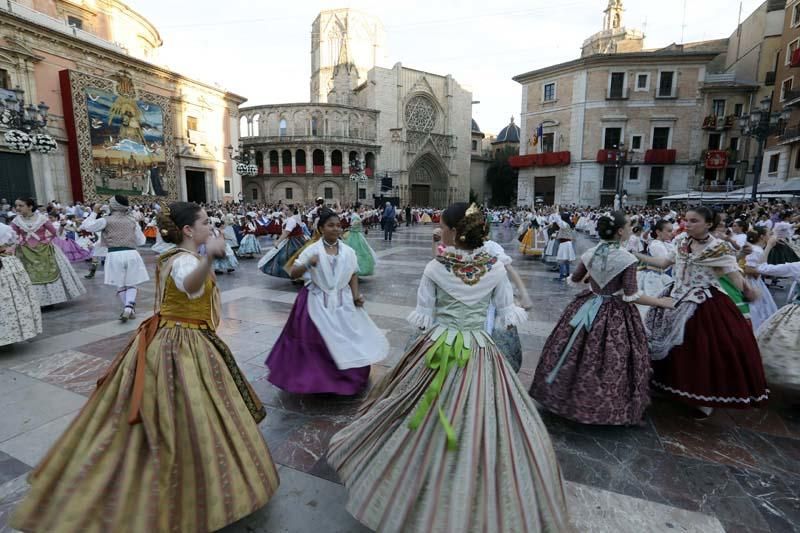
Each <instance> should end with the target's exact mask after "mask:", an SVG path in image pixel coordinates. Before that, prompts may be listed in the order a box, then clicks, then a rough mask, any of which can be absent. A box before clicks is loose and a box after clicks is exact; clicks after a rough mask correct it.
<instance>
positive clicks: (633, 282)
mask: <svg viewBox="0 0 800 533" xmlns="http://www.w3.org/2000/svg"><path fill="white" fill-rule="evenodd" d="M637 267H638V264H637V263H633V264H632V265H630V266H629V267H628V268H626V269H625V270H624V271H623V272H622V300H623V301H625V302H635V301H636V300H638V299H639V297H640V296H641V295H642V294H641V292H639V283H638V280H637V279H636V270H637Z"/></svg>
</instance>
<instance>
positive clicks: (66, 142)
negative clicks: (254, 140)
mask: <svg viewBox="0 0 800 533" xmlns="http://www.w3.org/2000/svg"><path fill="white" fill-rule="evenodd" d="M161 45H162V40H161V37H160V35H159V33H158V30H157V29H156V28H155V26H154V25H153V24H151V23H150V22H149V21H148V20H147V19H146V18H145V17H143V16H142V15H140V14H138V13H136V11H134V10H133V9H131V8H130V7H129V6H128V5H127V4H125V3H123V2H120V1H118V0H94V1H88V0H84V1H77V0H24V1H19V2H15V1H8V2H4V3H3V4H0V97H1V98H2V99H3V100H4V101H6V99H7V98H8V97H9V96H11V95H19V96H20V97H21V98H22V99H23V100H24V101H25V103H26V104H29V103H33V104H38V103H39V102H42V103H44V104H45V105H46V106H48V107H49V111H48V120H47V125H46V127H45V128H44V129H43V130H42V132H43V133H46V134H47V135H49V136H50V137H52V138H53V139H55V141H56V142H57V145H58V148H57V149H56V150H55V151H53V152H50V153H40V152H37V151H34V150H30V151H24V150H18V149H15V147H13V146H10V145H9V143H8V142H5V141H3V134H4V133H6V132H7V131H8V129H9V128H8V127H6V126H0V197H3V198H8V199H10V200H11V199H13V198H15V197H20V196H31V197H34V198H35V199H36V200H37V201H38V202H40V203H46V202H48V201H51V200H58V201H61V202H71V201H73V200H83V201H92V200H94V199H102V196H103V195H104V194H105V195H107V194H108V193H101V191H103V190H104V189H103V188H102V187H101V186H100V185H101V184H100V181H99V178H98V181H97V185H98V186H97V187H95V176H93V175H92V172H91V171H90V172H88V173H87V171H86V169H92V168H93V166H97V165H102V161H99V160H95V161H94V162H92V161H87V158H88V159H91V158H92V157H93V155H94V156H96V155H97V154H98V153H99V152H101V151H102V150H104V149H105V148H108V146H105V147H104V146H103V144H104V143H105V144H106V145H111V144H113V143H118V141H119V139H117V138H115V136H114V135H111V134H109V135H105V136H98V135H97V132H98V131H103V132H106V130H108V129H109V128H110V129H112V130H114V129H116V130H119V129H120V123H119V120H120V118H119V117H118V118H116V119H112V120H111V121H110V122H109V123H108V124H93V123H91V122H90V121H88V120H86V117H84V116H83V115H81V114H80V113H79V111H82V112H83V113H84V114H85V112H86V107H87V105H86V104H87V103H88V104H89V107H91V102H90V101H89V100H86V98H87V97H88V95H90V94H93V95H94V96H92V98H95V99H97V98H98V96H97V94H99V93H91V92H87V93H86V94H76V95H74V100H70V99H69V98H68V97H67V94H66V93H67V90H66V86H65V85H64V83H66V82H65V81H64V80H65V78H64V74H65V73H69V76H70V78H69V79H72V80H78V79H81V80H83V81H81V82H80V83H83V82H84V81H85V82H86V83H90V82H89V81H86V80H90V79H91V80H95V81H92V82H91V83H94V85H96V86H98V88H99V87H100V86H101V85H102V86H103V87H105V88H106V89H108V97H110V98H119V97H120V96H123V97H125V98H130V99H131V101H135V102H136V105H135V107H134V108H132V109H138V110H139V111H138V112H141V113H143V114H147V112H146V111H145V109H146V108H147V102H146V101H145V100H146V99H148V98H149V99H150V100H148V101H154V100H158V101H160V102H163V105H161V106H160V107H161V115H160V117H159V120H160V121H161V122H163V124H162V123H161V122H160V123H159V125H158V127H156V126H155V125H149V124H145V123H143V124H141V125H140V126H139V127H138V128H137V135H138V134H139V132H140V131H144V132H146V133H144V134H143V135H142V136H141V139H142V143H140V146H144V144H145V141H144V139H145V138H147V142H146V144H149V146H148V148H150V149H151V150H152V151H153V152H155V153H157V154H159V155H160V159H159V162H158V165H161V169H160V170H164V171H166V172H168V175H159V176H157V178H156V179H157V180H158V181H159V184H161V182H162V181H163V185H164V187H166V188H165V189H164V190H163V191H161V192H163V193H164V194H163V197H164V198H165V199H189V200H196V201H212V200H235V199H236V198H237V196H238V193H239V192H240V190H241V181H240V180H239V179H238V176H236V175H235V174H234V172H233V165H232V162H231V161H230V157H229V153H228V149H227V147H228V146H229V145H234V146H235V145H236V144H238V125H239V117H238V108H239V105H240V104H242V103H243V102H245V98H243V97H241V96H239V95H236V94H233V93H230V92H228V91H225V90H224V89H221V88H219V87H216V86H213V85H210V84H206V83H204V82H201V81H197V80H194V79H190V78H187V77H185V76H182V75H181V74H179V73H176V72H172V71H170V70H168V69H165V68H163V67H161V66H159V65H158V64H157V63H155V61H157V57H158V49H159V47H160V46H161ZM75 87H76V88H77V85H75ZM123 88H124V90H123ZM15 90H16V92H15ZM88 90H89V89H87V91H88ZM126 91H127V92H126ZM124 92H125V93H126V94H125V95H123V94H122V93H124ZM104 94H105V93H104ZM82 99H83V100H82ZM143 99H144V100H143ZM80 102H83V105H82V106H79V105H78V104H77V103H80ZM151 116H152V113H151ZM70 118H72V119H75V120H70ZM84 123H86V126H85V127H84V126H83V124H84ZM75 125H77V128H76V127H73V126H75ZM148 128H149V129H148ZM131 129H132V128H130V127H127V130H131ZM155 129H158V134H155V133H153V131H154V130H155ZM162 134H163V135H162ZM101 137H103V138H102V139H101ZM98 139H101V140H100V141H98ZM112 140H113V143H112ZM165 158H167V159H168V161H166V160H165ZM136 164H137V165H139V166H142V167H146V166H148V163H147V162H146V161H145V162H142V161H139V162H137V163H136ZM153 166H154V167H155V166H157V165H156V163H153ZM121 167H122V165H115V164H112V165H110V167H109V169H104V170H103V172H104V174H103V176H104V177H105V176H108V175H109V173H110V175H111V176H112V181H114V182H115V183H119V182H121V181H122V180H123V178H122V177H121V173H122V171H125V172H127V171H129V170H130V169H129V168H125V169H123V168H121ZM115 176H116V177H115ZM129 185H130V186H128V187H124V188H123V189H124V190H125V192H126V193H129V194H131V196H137V195H139V194H141V195H142V198H144V197H145V196H147V195H148V194H150V193H146V192H145V191H144V189H145V187H141V190H140V189H137V187H139V186H140V185H138V184H136V183H133V184H129ZM157 196H159V195H158V194H155V197H157Z"/></svg>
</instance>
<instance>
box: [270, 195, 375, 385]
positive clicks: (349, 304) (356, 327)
mask: <svg viewBox="0 0 800 533" xmlns="http://www.w3.org/2000/svg"><path fill="white" fill-rule="evenodd" d="M317 220H318V222H317V228H318V230H319V232H320V235H321V238H320V239H319V240H318V241H317V242H315V243H314V244H312V245H310V246H309V247H308V248H306V249H305V250H303V252H302V253H301V254H300V256H299V257H298V258H297V260H296V261H295V262H294V265H293V266H292V272H291V275H292V278H294V279H297V278H300V277H303V276H305V275H306V274H308V278H309V281H308V283H307V284H306V286H305V287H303V288H302V289H301V290H300V293H299V294H298V295H297V299H296V300H295V302H294V306H293V307H292V312H291V313H290V315H289V319H288V320H287V322H286V325H285V326H284V328H283V331H282V332H281V335H280V337H278V340H277V341H276V342H275V345H274V346H273V347H272V351H271V352H270V354H269V357H267V360H266V365H267V367H269V378H268V379H269V381H270V383H272V384H273V385H275V386H276V387H278V388H281V389H283V390H285V391H288V392H294V393H298V394H316V393H330V394H340V395H343V396H351V395H353V394H358V393H360V392H361V391H363V390H364V389H365V388H366V386H367V382H368V380H369V372H370V365H372V364H374V363H377V362H378V361H380V360H382V359H384V358H385V357H386V356H387V355H388V353H389V341H387V340H386V337H385V336H384V335H383V334H382V333H381V332H380V330H379V329H378V327H377V326H376V325H375V323H374V322H372V320H371V319H370V318H369V315H367V312H366V311H365V310H364V309H363V305H364V298H363V297H362V296H361V294H360V293H359V290H358V274H357V272H358V259H357V258H356V253H355V252H354V251H353V249H352V248H350V247H349V246H347V245H346V244H344V243H343V242H342V241H341V240H339V235H340V234H341V226H340V223H339V216H338V215H337V214H336V213H335V212H334V211H332V210H330V209H327V208H325V209H322V210H320V211H319V213H318V217H317Z"/></svg>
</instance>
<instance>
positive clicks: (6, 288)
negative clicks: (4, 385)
mask: <svg viewBox="0 0 800 533" xmlns="http://www.w3.org/2000/svg"><path fill="white" fill-rule="evenodd" d="M0 262H2V265H3V267H2V268H0V294H2V295H3V296H2V297H0V346H5V345H6V344H13V343H15V342H22V341H24V340H27V339H30V338H33V337H35V336H36V335H38V334H39V333H41V332H42V312H41V310H40V309H39V303H38V302H37V301H36V294H35V293H34V291H33V286H32V285H31V280H30V278H29V277H28V273H27V272H25V268H24V267H23V266H22V263H21V262H20V260H19V259H17V258H16V257H13V256H0Z"/></svg>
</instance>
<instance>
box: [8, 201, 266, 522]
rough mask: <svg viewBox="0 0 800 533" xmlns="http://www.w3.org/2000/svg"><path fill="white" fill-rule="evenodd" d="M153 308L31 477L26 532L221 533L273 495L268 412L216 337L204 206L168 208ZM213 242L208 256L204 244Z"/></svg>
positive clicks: (221, 244) (217, 245)
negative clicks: (263, 428) (264, 428)
mask: <svg viewBox="0 0 800 533" xmlns="http://www.w3.org/2000/svg"><path fill="white" fill-rule="evenodd" d="M159 231H160V232H161V235H162V237H164V240H165V241H167V242H171V243H173V244H176V245H177V247H176V248H175V249H173V250H171V251H169V252H167V253H165V254H163V255H161V256H160V257H159V258H158V263H157V267H156V294H157V297H156V299H155V313H154V315H153V316H152V317H150V318H149V319H147V320H146V321H145V322H144V323H142V325H141V326H140V327H139V330H138V331H137V333H136V334H135V336H134V337H133V338H132V339H131V341H130V343H129V344H128V346H127V347H126V348H125V349H124V350H123V351H122V352H121V353H120V354H119V355H118V356H117V357H116V359H115V360H114V361H113V362H112V364H111V366H110V367H109V369H108V371H107V373H106V374H105V376H103V377H102V378H101V379H100V381H99V382H98V383H99V384H98V387H97V389H96V390H95V392H94V394H92V396H91V397H90V398H89V400H88V401H87V402H86V405H85V406H84V407H83V409H82V410H81V412H80V413H79V414H78V416H77V417H76V418H75V419H74V420H73V422H72V424H71V425H70V426H69V428H68V429H67V430H66V431H65V432H64V434H63V435H62V436H61V437H60V438H59V440H58V441H57V442H56V444H55V445H54V446H53V447H52V449H51V450H50V451H49V452H48V454H47V455H46V456H45V458H44V459H43V460H42V462H41V463H40V464H39V466H37V467H36V469H35V470H34V471H33V473H32V475H31V476H30V477H29V481H30V482H31V490H30V492H29V493H28V495H27V496H26V498H25V499H24V500H23V502H22V503H21V504H20V506H19V507H18V508H17V509H16V512H15V514H14V516H13V517H12V520H11V524H13V527H14V528H17V529H20V530H24V531H59V530H62V529H63V530H67V529H68V530H70V531H73V530H74V531H216V530H218V529H221V528H223V527H225V526H226V525H227V524H230V523H232V522H235V521H236V520H239V519H240V518H242V517H244V516H246V515H248V514H250V513H252V512H253V511H255V510H257V509H258V508H260V507H262V506H263V505H264V504H266V503H267V501H269V499H270V497H271V496H272V494H273V493H274V492H275V490H276V489H277V487H278V473H277V470H276V469H275V465H274V464H273V462H272V458H271V457H270V454H269V450H268V449H267V445H266V443H265V442H264V437H262V435H261V433H260V431H259V429H258V425H257V424H258V422H259V421H261V420H262V419H263V418H264V416H265V414H266V413H265V410H264V407H263V405H261V402H260V401H259V399H258V397H257V396H256V394H255V393H254V392H253V390H252V389H251V387H250V385H249V384H248V383H247V380H246V379H245V377H244V376H243V375H242V373H241V371H240V370H239V368H238V366H237V365H236V361H235V360H234V357H233V354H231V352H230V350H229V349H228V347H227V346H226V345H225V343H224V342H223V341H222V340H221V339H220V338H219V337H218V336H217V334H216V332H215V330H216V328H217V325H218V324H219V312H220V299H219V291H218V289H217V287H216V282H215V278H214V275H213V273H212V272H211V268H212V261H213V259H214V257H219V256H221V255H222V254H223V253H224V251H225V241H224V240H223V239H222V238H221V237H211V229H210V226H209V223H208V217H207V216H206V214H205V212H204V211H203V210H202V209H201V208H200V207H199V206H198V205H197V204H192V203H187V202H176V203H173V204H172V205H170V207H169V208H166V207H165V208H163V209H162V213H161V214H160V215H159ZM201 245H205V249H206V253H207V255H206V256H200V255H199V254H198V249H199V248H200V246H201Z"/></svg>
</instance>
